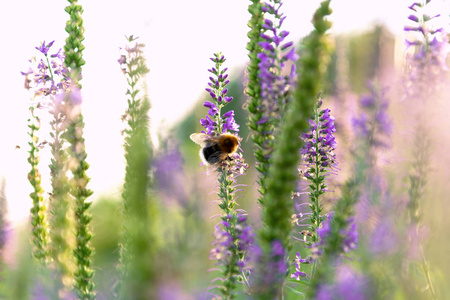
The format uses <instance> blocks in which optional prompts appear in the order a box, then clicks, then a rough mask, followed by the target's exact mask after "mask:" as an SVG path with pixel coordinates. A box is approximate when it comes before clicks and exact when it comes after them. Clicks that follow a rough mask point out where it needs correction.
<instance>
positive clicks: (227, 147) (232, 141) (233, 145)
mask: <svg viewBox="0 0 450 300" xmlns="http://www.w3.org/2000/svg"><path fill="white" fill-rule="evenodd" d="M218 143H219V146H220V148H221V149H222V151H223V152H225V153H233V152H235V151H236V150H237V148H238V146H239V139H238V138H237V137H236V136H235V135H232V134H222V135H221V136H220V137H219V142H218Z"/></svg>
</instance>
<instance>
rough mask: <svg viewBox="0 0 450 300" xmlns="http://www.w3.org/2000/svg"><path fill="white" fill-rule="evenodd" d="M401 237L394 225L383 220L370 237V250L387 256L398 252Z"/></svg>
mask: <svg viewBox="0 0 450 300" xmlns="http://www.w3.org/2000/svg"><path fill="white" fill-rule="evenodd" d="M398 243H399V237H398V235H397V233H396V232H395V229H394V226H393V224H391V222H389V221H388V220H383V221H382V222H380V224H378V226H377V227H376V228H375V230H374V231H373V233H372V235H371V237H370V250H371V251H372V253H374V254H377V255H380V256H385V255H391V254H393V253H395V252H397V251H398V246H399V245H398Z"/></svg>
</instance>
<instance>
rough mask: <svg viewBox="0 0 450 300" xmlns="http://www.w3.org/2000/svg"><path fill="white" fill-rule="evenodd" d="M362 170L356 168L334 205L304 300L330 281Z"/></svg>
mask: <svg viewBox="0 0 450 300" xmlns="http://www.w3.org/2000/svg"><path fill="white" fill-rule="evenodd" d="M363 170H364V168H357V172H358V173H357V174H355V176H354V178H352V179H350V180H349V181H348V182H347V183H346V184H345V185H344V186H343V188H342V197H341V198H340V199H339V200H338V201H337V202H336V204H335V205H334V208H333V209H334V214H333V224H332V226H331V229H330V234H329V236H328V237H327V239H326V240H325V244H324V245H323V254H322V255H321V256H320V261H319V262H318V263H317V264H316V265H315V272H314V276H312V278H311V281H310V286H309V289H308V292H307V297H306V299H315V296H316V295H317V292H318V290H319V288H320V285H322V284H328V283H330V282H331V281H332V278H333V275H334V271H333V266H334V265H335V263H336V259H337V258H338V256H339V255H340V254H341V249H342V244H343V239H344V237H343V236H342V234H341V232H342V231H344V230H345V229H346V228H347V227H348V219H349V218H350V217H352V216H353V214H354V212H353V207H354V206H355V204H356V203H357V201H358V199H359V186H360V184H361V181H360V179H359V178H361V176H363Z"/></svg>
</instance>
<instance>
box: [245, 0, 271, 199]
mask: <svg viewBox="0 0 450 300" xmlns="http://www.w3.org/2000/svg"><path fill="white" fill-rule="evenodd" d="M251 2H252V3H251V4H250V6H249V7H248V11H249V13H250V14H251V19H250V21H249V22H248V27H250V31H249V32H248V34H247V36H248V38H249V41H248V43H247V50H248V51H249V53H248V57H249V58H250V63H249V65H248V66H247V71H248V83H247V88H246V94H247V96H249V100H248V102H247V110H248V112H249V116H248V126H249V128H250V129H251V130H253V132H252V135H251V138H252V140H253V142H254V143H255V146H256V149H255V158H256V160H257V162H258V163H257V165H256V169H257V170H258V172H259V177H258V191H259V193H260V196H259V199H258V202H259V203H261V202H262V199H263V195H264V194H265V188H266V183H265V182H266V177H267V173H268V170H269V154H270V153H268V150H267V149H272V142H273V138H274V137H273V135H272V134H267V133H269V132H273V127H274V126H273V123H271V122H266V123H264V124H258V121H259V120H260V119H261V118H262V117H263V116H264V111H263V105H262V100H261V84H260V82H259V79H258V72H259V66H258V64H259V63H260V59H259V58H258V57H257V55H258V53H260V52H261V47H260V46H259V44H258V43H259V42H260V41H261V37H260V35H261V33H262V24H263V22H264V15H263V12H262V10H261V7H262V3H261V2H260V1H259V0H251Z"/></svg>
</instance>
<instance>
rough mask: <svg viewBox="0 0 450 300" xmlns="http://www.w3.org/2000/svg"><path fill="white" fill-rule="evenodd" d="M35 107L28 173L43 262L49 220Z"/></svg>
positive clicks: (37, 254) (35, 242)
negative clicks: (41, 170) (40, 167)
mask: <svg viewBox="0 0 450 300" xmlns="http://www.w3.org/2000/svg"><path fill="white" fill-rule="evenodd" d="M35 109H36V108H35V107H34V106H33V105H32V106H30V112H31V118H30V119H29V120H28V123H29V124H28V128H30V131H29V132H28V135H29V136H30V141H29V142H28V144H29V145H30V150H29V153H30V155H29V157H28V163H29V164H30V165H31V170H30V172H29V173H28V181H29V182H30V183H31V186H32V187H33V191H32V192H31V194H30V197H31V199H32V200H33V206H32V208H31V226H32V227H31V228H32V236H33V239H32V240H33V246H34V247H33V254H34V256H35V257H36V258H37V259H38V260H39V261H40V262H41V263H42V264H44V265H45V264H46V263H48V258H49V257H48V255H49V253H48V243H49V237H48V222H47V215H46V214H47V208H46V205H45V202H44V198H43V193H44V190H43V188H42V186H41V173H40V172H39V168H38V166H39V146H38V143H39V137H38V136H37V132H38V131H39V129H40V127H41V124H40V119H39V117H38V116H36V115H35V113H34V111H35Z"/></svg>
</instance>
